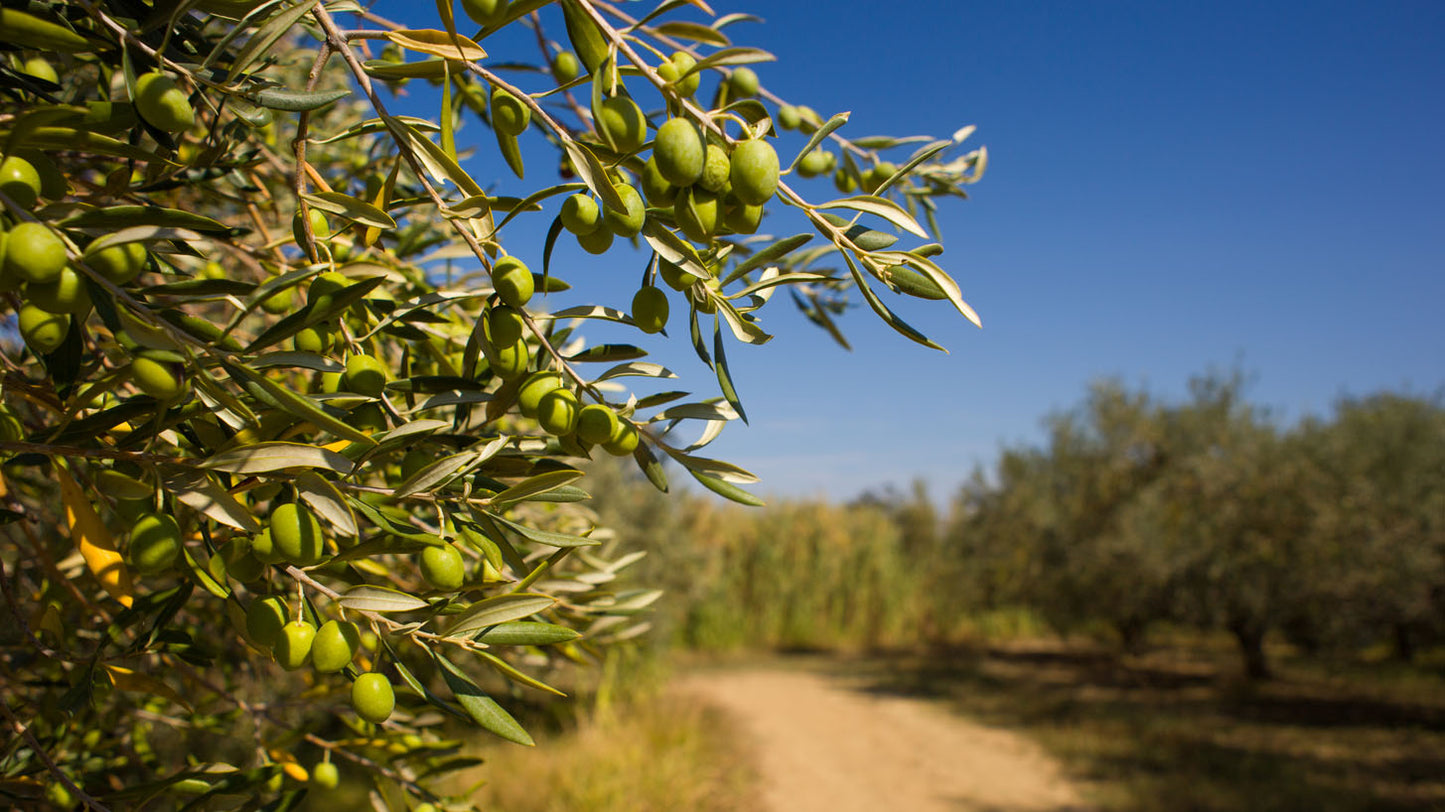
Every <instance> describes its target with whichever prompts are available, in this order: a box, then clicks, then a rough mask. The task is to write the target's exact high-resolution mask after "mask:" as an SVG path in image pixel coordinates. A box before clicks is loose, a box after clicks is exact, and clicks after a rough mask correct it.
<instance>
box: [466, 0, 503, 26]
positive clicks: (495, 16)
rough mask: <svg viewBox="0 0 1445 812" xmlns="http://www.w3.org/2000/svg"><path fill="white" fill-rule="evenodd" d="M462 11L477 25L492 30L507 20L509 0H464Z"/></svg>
mask: <svg viewBox="0 0 1445 812" xmlns="http://www.w3.org/2000/svg"><path fill="white" fill-rule="evenodd" d="M462 11H465V12H466V13H467V16H468V17H471V18H472V22H474V23H476V24H477V25H480V26H481V27H483V28H492V27H494V26H498V25H501V24H502V21H503V20H505V19H507V0H462Z"/></svg>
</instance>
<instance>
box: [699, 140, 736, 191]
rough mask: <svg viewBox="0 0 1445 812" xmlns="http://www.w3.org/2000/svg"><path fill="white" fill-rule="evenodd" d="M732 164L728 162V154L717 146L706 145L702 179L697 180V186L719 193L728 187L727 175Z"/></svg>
mask: <svg viewBox="0 0 1445 812" xmlns="http://www.w3.org/2000/svg"><path fill="white" fill-rule="evenodd" d="M731 170H732V164H731V163H730V162H729V161H728V152H727V150H725V149H723V148H722V147H720V146H718V145H717V144H708V145H707V156H706V157H705V158H704V159H703V165H702V177H700V178H698V179H697V185H698V186H701V187H702V188H704V189H706V190H707V191H709V192H714V193H716V192H721V191H722V190H723V187H724V186H727V185H728V180H729V177H728V175H729V173H730V172H731Z"/></svg>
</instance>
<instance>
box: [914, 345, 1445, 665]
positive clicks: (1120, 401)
mask: <svg viewBox="0 0 1445 812" xmlns="http://www.w3.org/2000/svg"><path fill="white" fill-rule="evenodd" d="M1244 388H1245V387H1244V380H1243V376H1241V375H1240V374H1238V373H1233V374H1229V375H1220V374H1213V375H1208V376H1201V377H1199V378H1196V379H1195V380H1193V381H1192V382H1191V384H1190V387H1189V396H1188V398H1187V399H1185V400H1184V401H1182V402H1178V403H1170V402H1164V401H1163V400H1161V399H1160V398H1158V397H1156V396H1154V395H1151V394H1149V393H1148V392H1145V391H1141V390H1131V389H1129V388H1128V387H1126V386H1124V385H1123V384H1121V383H1119V382H1117V381H1106V382H1101V383H1097V384H1095V385H1093V386H1092V387H1091V388H1090V390H1089V392H1088V394H1087V396H1086V397H1085V398H1084V399H1083V401H1082V402H1081V403H1080V404H1079V405H1078V406H1077V407H1075V408H1073V409H1071V410H1069V411H1067V412H1063V413H1060V414H1055V415H1053V416H1051V417H1050V418H1049V419H1048V421H1047V432H1048V433H1047V439H1046V440H1045V441H1044V442H1043V443H1042V444H1040V445H1024V446H1016V447H1012V448H1007V449H1005V450H1004V452H1003V453H1002V454H1001V456H1000V458H999V460H998V462H997V464H996V465H995V466H994V467H993V468H992V469H991V470H987V471H985V470H982V469H980V470H978V471H976V472H975V474H974V475H973V477H972V478H971V480H970V481H969V482H968V483H967V484H966V485H965V486H964V487H963V488H962V491H961V493H960V494H959V496H958V499H957V502H956V504H955V506H954V512H953V516H952V517H951V519H950V521H949V523H948V527H947V529H946V531H945V538H944V541H943V542H942V543H943V545H944V546H945V547H947V548H948V549H949V550H950V552H951V557H952V558H953V560H954V561H955V563H956V565H957V566H956V567H955V568H950V570H949V577H951V578H955V579H957V580H958V581H959V582H960V583H958V584H957V585H956V586H955V589H957V590H960V591H961V592H962V593H964V594H965V595H967V596H968V597H967V602H968V603H969V604H971V605H972V606H973V607H974V608H975V609H980V608H995V607H1004V606H1026V607H1029V608H1031V609H1033V610H1034V611H1036V612H1038V613H1039V614H1040V615H1042V617H1043V618H1044V619H1045V620H1046V621H1047V622H1049V623H1050V624H1051V625H1053V626H1054V627H1055V628H1057V629H1059V630H1075V629H1079V628H1081V627H1085V626H1092V627H1095V628H1097V627H1100V626H1101V625H1102V626H1106V627H1108V628H1112V629H1113V631H1114V632H1115V633H1116V634H1117V636H1118V640H1119V641H1120V642H1121V643H1122V645H1123V646H1124V647H1126V648H1128V649H1137V648H1138V647H1139V646H1140V645H1141V644H1142V642H1143V641H1144V636H1145V633H1146V632H1147V631H1148V630H1149V629H1150V627H1152V626H1155V625H1157V624H1162V623H1172V624H1176V625H1178V624H1185V625H1192V626H1198V627H1201V628H1206V629H1217V630H1223V631H1225V632H1227V633H1228V634H1229V635H1231V636H1232V637H1233V639H1234V640H1235V642H1236V643H1237V645H1238V648H1239V652H1240V654H1241V656H1242V658H1243V662H1244V667H1245V670H1246V672H1247V673H1248V674H1249V675H1250V676H1252V677H1265V676H1268V675H1269V672H1270V663H1269V660H1268V658H1267V657H1266V649H1265V642H1266V638H1267V637H1269V636H1270V635H1279V636H1280V638H1281V639H1284V640H1287V641H1288V642H1290V643H1292V644H1294V645H1295V646H1297V647H1298V648H1299V649H1301V650H1302V651H1304V652H1306V653H1312V654H1323V653H1328V652H1335V653H1340V652H1358V651H1361V650H1364V649H1366V648H1369V647H1376V648H1380V647H1383V646H1388V647H1389V650H1390V651H1392V652H1393V654H1394V655H1395V656H1398V657H1400V658H1403V659H1410V658H1413V657H1414V656H1415V654H1416V652H1417V651H1418V650H1419V649H1420V648H1422V647H1425V646H1432V645H1439V644H1441V643H1442V642H1445V408H1442V403H1441V399H1440V398H1439V396H1434V397H1422V396H1413V395H1405V394H1389V393H1386V394H1376V395H1371V396H1368V397H1361V398H1346V399H1342V400H1340V401H1339V402H1338V403H1337V404H1336V405H1335V408H1334V410H1333V414H1332V415H1330V416H1329V417H1328V418H1327V419H1326V418H1308V419H1304V420H1302V421H1300V422H1298V423H1297V424H1295V425H1293V426H1290V427H1283V426H1281V425H1279V424H1278V423H1276V422H1275V421H1273V420H1272V419H1271V418H1270V415H1269V414H1268V413H1267V412H1266V411H1265V410H1263V409H1261V408H1260V407H1258V406H1257V405H1254V404H1251V403H1249V402H1248V401H1247V400H1246V399H1245V398H1244V393H1243V390H1244Z"/></svg>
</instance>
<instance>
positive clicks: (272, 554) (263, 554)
mask: <svg viewBox="0 0 1445 812" xmlns="http://www.w3.org/2000/svg"><path fill="white" fill-rule="evenodd" d="M251 555H254V556H256V560H257V561H260V562H261V563H262V564H279V563H281V562H282V561H285V560H286V559H285V557H284V556H282V555H281V551H280V550H277V549H276V542H274V541H272V540H271V531H270V529H269V528H264V527H263V528H261V532H259V533H257V534H256V535H254V536H252V537H251Z"/></svg>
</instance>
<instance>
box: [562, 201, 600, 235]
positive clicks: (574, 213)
mask: <svg viewBox="0 0 1445 812" xmlns="http://www.w3.org/2000/svg"><path fill="white" fill-rule="evenodd" d="M561 216H562V227H563V228H565V229H567V230H568V231H570V232H572V233H573V234H577V235H579V236H580V235H582V234H591V233H592V232H594V231H596V230H597V228H598V226H600V225H601V224H602V212H601V211H600V210H599V209H598V208H597V201H595V200H593V199H592V196H591V195H586V194H576V195H572V196H571V197H569V198H567V199H566V200H565V201H563V202H562V215H561Z"/></svg>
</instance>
